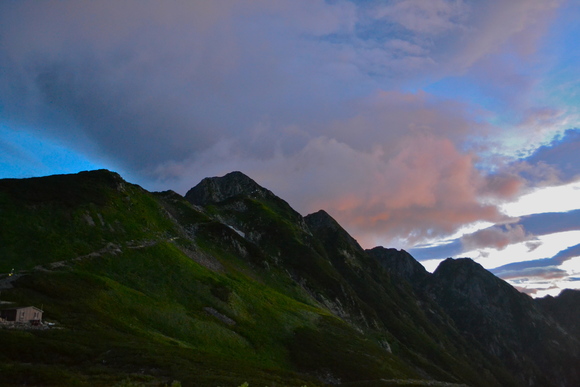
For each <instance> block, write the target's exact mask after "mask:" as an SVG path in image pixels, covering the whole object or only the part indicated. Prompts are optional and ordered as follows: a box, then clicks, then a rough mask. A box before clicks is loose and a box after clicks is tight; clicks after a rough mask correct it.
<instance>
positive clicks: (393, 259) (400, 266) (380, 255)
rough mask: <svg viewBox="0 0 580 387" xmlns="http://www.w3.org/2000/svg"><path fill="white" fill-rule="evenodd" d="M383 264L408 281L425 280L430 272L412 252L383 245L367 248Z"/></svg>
mask: <svg viewBox="0 0 580 387" xmlns="http://www.w3.org/2000/svg"><path fill="white" fill-rule="evenodd" d="M366 252H367V254H369V255H370V256H372V257H374V258H375V259H376V260H377V261H379V263H380V264H381V266H383V267H384V268H385V269H387V270H388V271H389V272H391V273H395V274H397V275H399V276H401V277H403V278H405V279H406V280H408V281H411V282H415V281H423V280H424V279H425V278H427V277H429V276H430V274H429V272H428V271H427V270H425V268H424V267H423V265H421V264H420V263H419V262H417V260H416V259H415V258H413V256H412V255H411V254H409V253H408V252H406V251H405V250H402V249H401V250H397V249H394V248H386V247H382V246H377V247H373V248H372V249H370V250H366Z"/></svg>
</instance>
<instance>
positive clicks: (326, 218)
mask: <svg viewBox="0 0 580 387" xmlns="http://www.w3.org/2000/svg"><path fill="white" fill-rule="evenodd" d="M304 219H305V220H306V223H307V224H308V226H309V227H311V228H315V229H316V228H321V227H324V228H332V229H335V230H337V229H342V227H341V226H340V224H338V222H337V221H336V220H335V219H334V218H333V217H332V216H330V214H329V213H328V212H326V211H324V210H318V211H316V212H313V213H312V214H308V215H306V216H305V217H304Z"/></svg>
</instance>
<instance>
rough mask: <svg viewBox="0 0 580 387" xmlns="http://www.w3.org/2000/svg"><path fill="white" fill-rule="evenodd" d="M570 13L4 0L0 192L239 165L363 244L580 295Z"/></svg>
mask: <svg viewBox="0 0 580 387" xmlns="http://www.w3.org/2000/svg"><path fill="white" fill-rule="evenodd" d="M577 20H580V3H579V2H577V1H574V0H568V1H567V0H510V1H503V0H485V1H483V0H431V1H422V0H389V1H375V0H326V1H323V0H212V1H206V0H199V1H196V0H190V1H171V2H169V1H167V2H159V1H147V0H143V1H129V0H126V1H107V0H100V1H93V2H79V1H66V0H62V1H42V0H41V1H27V0H21V1H3V2H0V178H24V177H32V176H44V175H50V174H55V173H75V172H78V171H81V170H89V169H97V168H107V169H110V170H114V171H116V172H119V173H120V174H121V175H122V176H123V177H124V178H125V179H126V180H128V181H130V182H133V183H137V184H139V185H141V186H143V187H144V188H146V189H148V190H167V189H172V190H174V191H176V192H178V193H181V194H185V192H186V191H187V190H188V189H189V188H191V187H192V186H194V185H196V184H197V183H198V182H199V181H200V180H201V179H203V178H204V177H209V176H222V175H224V174H226V173H228V172H231V171H234V170H239V171H242V172H244V173H245V174H247V175H248V176H250V177H252V178H253V179H254V180H256V181H257V182H258V183H259V184H261V185H262V186H265V187H267V188H268V189H270V190H272V191H273V192H274V193H276V194H277V195H278V196H280V197H282V198H283V199H285V200H287V201H288V202H289V204H290V205H291V206H293V207H294V208H295V209H296V210H297V211H299V212H300V213H302V214H303V215H306V214H308V213H312V212H315V211H317V210H319V209H324V210H326V211H327V212H328V213H329V214H331V215H332V216H333V217H334V218H335V219H336V220H337V221H338V222H339V223H340V224H341V225H342V226H343V227H344V228H345V229H346V230H347V231H348V232H349V233H351V234H352V235H353V236H354V237H355V238H356V239H357V240H358V241H359V243H361V245H362V246H363V247H365V248H372V247H374V246H376V245H382V246H385V247H395V248H402V249H405V250H407V251H409V252H410V253H411V254H412V255H413V256H414V257H415V258H417V259H418V260H419V261H420V262H421V263H422V264H424V265H425V267H427V269H428V270H431V271H433V270H434V269H435V268H436V266H437V264H438V262H440V261H441V260H442V259H445V258H447V257H470V258H473V259H474V260H476V261H477V262H479V263H480V264H482V265H483V266H484V267H485V268H486V269H488V270H490V271H492V272H493V273H495V274H496V275H498V276H500V277H501V278H503V279H505V280H507V281H508V282H509V283H511V284H512V285H514V286H516V287H517V288H518V289H519V290H521V291H523V292H526V293H528V294H530V295H532V296H534V297H538V296H544V295H547V294H550V295H556V294H558V292H559V291H560V290H561V289H563V288H580V200H579V199H578V198H580V196H579V195H578V194H579V192H580V123H579V121H580V111H579V108H578V107H579V106H580V94H579V93H578V90H580V45H579V44H578V43H577V37H578V36H580V24H578V23H577Z"/></svg>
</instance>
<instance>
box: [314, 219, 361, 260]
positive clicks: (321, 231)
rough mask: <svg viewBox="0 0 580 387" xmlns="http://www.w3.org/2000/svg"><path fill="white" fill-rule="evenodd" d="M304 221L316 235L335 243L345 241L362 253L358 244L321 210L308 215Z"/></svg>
mask: <svg viewBox="0 0 580 387" xmlns="http://www.w3.org/2000/svg"><path fill="white" fill-rule="evenodd" d="M304 221H305V222H306V225H308V227H309V228H310V230H312V232H313V233H314V235H317V236H319V237H321V238H326V239H328V238H330V239H331V240H335V241H338V240H340V241H343V242H344V243H346V244H348V245H349V246H350V247H351V248H353V249H355V250H359V251H361V252H362V248H361V247H360V245H359V244H358V242H357V241H356V240H355V239H354V238H353V237H352V236H350V234H349V233H348V232H347V231H346V230H345V229H344V228H342V226H341V225H340V224H339V223H338V222H337V221H336V220H334V218H333V217H332V216H330V215H329V214H328V212H326V211H324V210H319V211H318V212H315V213H313V214H309V215H306V216H305V217H304Z"/></svg>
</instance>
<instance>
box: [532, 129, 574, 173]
mask: <svg viewBox="0 0 580 387" xmlns="http://www.w3.org/2000/svg"><path fill="white" fill-rule="evenodd" d="M579 153H580V129H568V130H566V131H565V132H564V133H563V134H562V135H560V136H557V137H556V138H554V139H553V140H552V141H551V142H550V143H549V144H547V145H543V146H541V147H539V148H538V149H536V150H535V151H534V152H533V153H532V154H531V155H530V156H528V157H527V158H526V159H524V160H523V163H526V164H528V165H529V166H530V167H531V168H530V169H529V170H532V171H534V170H537V169H539V168H538V166H545V167H544V168H551V169H552V171H554V172H553V174H554V175H555V178H553V179H549V181H550V182H552V181H553V180H556V181H557V182H560V183H566V182H570V181H574V180H577V179H579V178H580V165H578V162H577V160H578V154H579ZM534 177H535V176H531V175H529V178H530V179H532V178H534ZM539 183H542V181H541V180H540V181H539Z"/></svg>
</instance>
